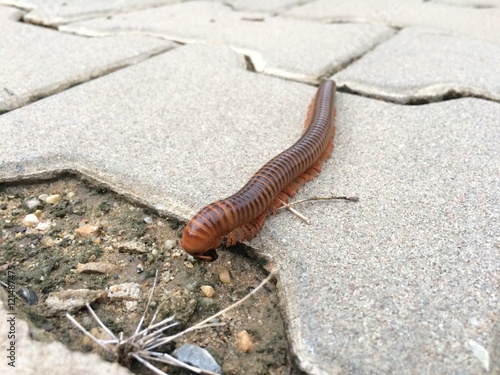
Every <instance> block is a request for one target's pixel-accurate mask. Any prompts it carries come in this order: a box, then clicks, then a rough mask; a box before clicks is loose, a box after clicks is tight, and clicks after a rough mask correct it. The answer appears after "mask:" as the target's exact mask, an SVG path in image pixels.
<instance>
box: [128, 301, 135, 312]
mask: <svg viewBox="0 0 500 375" xmlns="http://www.w3.org/2000/svg"><path fill="white" fill-rule="evenodd" d="M137 305H138V303H137V301H125V309H126V310H127V311H130V312H132V311H135V310H137Z"/></svg>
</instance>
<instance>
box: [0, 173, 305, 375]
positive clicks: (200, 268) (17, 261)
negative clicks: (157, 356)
mask: <svg viewBox="0 0 500 375" xmlns="http://www.w3.org/2000/svg"><path fill="white" fill-rule="evenodd" d="M49 197H50V198H49ZM29 214H33V215H35V216H36V218H35V217H33V216H30V217H29V218H27V215H29ZM27 219H28V220H27ZM29 219H31V221H30V220H29ZM37 219H38V221H39V223H37V222H36V221H37ZM26 220H27V221H26ZM33 221H34V222H33ZM182 229H183V225H182V223H179V222H177V221H176V220H174V219H169V218H163V217H160V216H158V215H157V214H156V213H155V212H154V211H152V210H150V209H148V208H146V207H140V206H137V205H135V204H133V203H130V202H128V201H126V200H124V199H123V198H122V197H120V196H118V195H116V194H115V193H113V192H110V191H109V190H107V189H106V188H102V187H93V186H91V185H90V184H89V183H87V182H85V181H84V180H81V179H78V178H75V177H72V176H64V177H61V178H59V179H57V180H50V181H43V182H40V183H29V184H26V183H25V184H8V185H6V184H4V185H0V230H1V237H0V238H1V241H0V270H1V273H0V275H1V276H0V279H1V280H2V281H4V282H6V278H7V268H8V267H9V266H11V267H12V266H14V267H15V276H16V290H20V289H21V290H22V292H23V294H24V296H25V297H26V296H27V297H28V298H33V294H32V293H34V294H35V295H36V297H37V299H38V302H37V303H35V304H33V305H28V303H20V304H19V305H22V307H21V308H20V310H22V311H20V312H22V314H23V315H24V316H25V318H26V319H28V320H29V321H30V322H31V323H32V324H33V325H34V326H36V327H37V328H36V336H37V337H39V338H44V339H47V337H48V338H49V339H57V340H59V341H61V342H62V343H64V344H65V345H66V346H68V347H69V348H71V349H73V350H80V351H90V350H92V351H97V352H99V349H96V348H95V347H94V345H93V344H92V343H91V342H89V340H88V339H87V338H85V336H84V335H83V334H82V333H81V332H80V331H79V330H78V329H76V327H75V326H74V325H72V324H71V323H70V322H69V320H68V319H66V317H65V313H66V311H54V310H53V309H51V308H49V307H48V306H47V304H46V299H47V296H48V295H49V293H51V292H60V291H65V290H75V289H90V290H100V291H103V293H102V294H101V296H100V298H98V299H97V300H95V301H94V302H93V303H92V304H91V305H92V307H93V309H94V310H95V311H96V313H97V315H98V316H99V317H100V318H101V320H102V321H103V322H104V323H105V324H106V325H107V327H108V328H110V329H111V330H112V331H113V332H114V333H115V334H116V335H118V334H119V333H120V332H123V333H124V336H125V337H126V336H127V335H130V334H131V333H133V332H134V331H135V329H136V328H137V324H138V322H139V320H140V317H141V315H142V314H143V312H144V309H145V307H146V304H147V299H148V296H149V293H150V290H151V287H152V285H153V281H154V278H155V273H156V271H158V283H157V286H156V289H155V292H154V296H153V299H152V303H151V306H150V308H149V311H147V319H150V318H151V316H152V314H153V313H154V311H155V310H156V308H157V307H158V306H159V305H161V308H160V315H161V316H159V317H158V318H157V320H156V321H158V320H160V319H163V318H166V317H168V316H170V315H173V314H175V319H176V320H177V321H179V322H180V325H179V326H178V327H175V328H173V329H171V330H169V331H168V333H167V335H171V334H173V333H175V332H177V331H179V330H180V329H181V328H186V327H189V326H191V325H193V324H195V323H197V322H199V321H201V320H203V319H205V318H207V317H209V316H210V315H212V314H214V313H216V312H217V311H219V310H222V309H223V308H225V307H227V306H229V305H231V304H232V303H234V302H236V301H237V300H239V299H241V298H242V297H244V296H245V295H246V294H247V293H248V292H249V291H251V290H252V289H253V288H254V287H255V286H257V285H258V284H259V281H260V280H262V279H264V278H265V277H266V272H265V271H264V269H263V268H262V262H259V260H255V259H252V258H250V257H247V256H245V255H244V254H243V253H244V252H243V253H242V252H241V250H242V249H241V248H240V249H237V248H236V249H235V250H232V251H219V252H218V255H219V258H218V259H217V260H216V261H215V262H212V263H206V262H200V261H197V260H194V259H193V258H189V257H188V256H187V255H186V254H185V252H184V251H183V250H182V249H181V248H180V247H179V245H178V239H179V237H180V235H181V233H182ZM172 240H174V241H175V242H173V241H172ZM140 251H144V252H143V253H141V252H140ZM79 263H80V264H88V263H98V265H100V266H101V267H103V270H104V271H105V272H106V273H95V272H92V273H79V272H78V271H77V267H78V264H79ZM104 266H105V267H104ZM106 267H108V268H109V269H108V268H106ZM224 267H225V268H227V270H229V273H230V275H231V282H230V284H225V283H223V282H221V280H220V278H219V272H220V271H221V269H222V268H224ZM101 272H103V271H101ZM123 283H135V284H137V286H138V288H140V295H139V297H138V299H134V298H127V299H128V300H120V299H112V298H110V297H109V293H108V289H109V287H111V286H113V285H117V284H123ZM203 285H209V286H211V287H213V289H214V290H215V294H214V296H213V297H212V298H209V297H206V296H204V295H203V294H202V293H201V291H200V287H201V286H203ZM71 314H72V315H73V316H74V317H75V318H76V319H77V320H78V321H79V322H80V323H81V324H82V325H83V326H84V327H85V328H86V329H87V330H88V331H90V330H92V329H93V328H94V329H95V327H97V323H96V322H95V321H94V320H93V319H92V318H91V317H90V314H89V312H88V311H87V309H86V308H85V307H81V308H78V309H77V310H76V311H73V312H71ZM219 321H220V322H223V323H226V324H225V325H223V326H218V327H211V328H206V329H203V330H202V331H196V332H194V333H191V334H189V335H187V336H184V337H182V338H180V339H178V340H177V341H176V342H175V345H171V346H170V347H167V348H164V349H165V350H167V351H168V352H170V351H172V350H174V349H175V347H179V346H180V345H182V344H183V343H192V344H196V345H199V346H201V347H203V348H205V349H207V350H208V352H209V353H210V354H211V355H212V356H213V357H214V358H215V359H216V361H217V362H218V363H219V365H221V367H222V369H223V373H224V374H298V373H300V371H298V370H297V369H295V368H294V367H293V366H292V364H291V361H290V353H289V351H288V345H287V341H286V335H285V330H284V324H283V320H282V317H281V314H280V310H279V307H278V296H277V291H276V286H275V285H274V284H272V283H271V284H270V285H268V286H266V288H265V289H263V290H261V291H259V292H258V293H256V295H255V296H253V297H252V298H251V299H250V300H249V301H247V302H245V303H244V304H242V305H241V306H239V307H237V308H236V309H235V310H231V311H229V312H227V313H225V314H223V315H222V316H221V317H219ZM243 330H246V331H247V332H248V333H249V334H250V337H251V340H252V342H253V344H254V345H255V346H254V349H253V350H251V351H249V352H246V353H244V352H242V351H241V350H240V349H239V348H238V334H239V333H240V332H242V331H243ZM21 355H22V354H21ZM129 368H130V369H131V370H132V371H133V372H134V373H136V374H149V373H151V372H150V370H147V369H146V368H144V367H143V366H142V365H139V364H138V363H131V364H130V366H129ZM163 370H166V368H163ZM168 371H169V373H170V374H182V373H187V372H183V371H184V370H177V369H174V368H173V367H169V368H168Z"/></svg>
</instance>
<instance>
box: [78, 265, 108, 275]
mask: <svg viewBox="0 0 500 375" xmlns="http://www.w3.org/2000/svg"><path fill="white" fill-rule="evenodd" d="M115 269H116V267H115V265H114V264H111V263H106V262H89V263H78V264H77V266H76V272H77V273H103V274H110V273H112V272H113V271H115Z"/></svg>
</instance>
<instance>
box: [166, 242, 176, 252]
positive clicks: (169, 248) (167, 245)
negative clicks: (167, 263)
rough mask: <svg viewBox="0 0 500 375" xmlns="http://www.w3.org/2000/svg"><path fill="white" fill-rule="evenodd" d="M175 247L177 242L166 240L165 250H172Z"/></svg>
mask: <svg viewBox="0 0 500 375" xmlns="http://www.w3.org/2000/svg"><path fill="white" fill-rule="evenodd" d="M175 245H177V240H166V241H165V249H167V250H172V249H173V248H174V247H175Z"/></svg>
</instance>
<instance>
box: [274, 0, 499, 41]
mask: <svg viewBox="0 0 500 375" xmlns="http://www.w3.org/2000/svg"><path fill="white" fill-rule="evenodd" d="M283 15H284V16H288V17H292V18H296V19H307V20H316V21H320V22H330V23H331V22H371V23H376V24H380V23H382V24H386V25H389V26H393V27H408V26H420V27H427V28H435V29H438V30H445V31H449V32H456V33H460V34H463V35H469V36H472V37H476V38H479V39H484V40H488V41H491V42H496V43H500V27H498V25H499V24H500V8H471V7H458V6H453V5H449V4H442V3H430V2H423V1H421V0H406V1H404V2H400V1H388V0H371V1H364V0H350V1H342V0H317V1H315V2H313V3H309V4H306V5H304V6H301V7H296V8H293V9H291V10H290V11H288V12H285V13H284V14H283Z"/></svg>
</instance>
